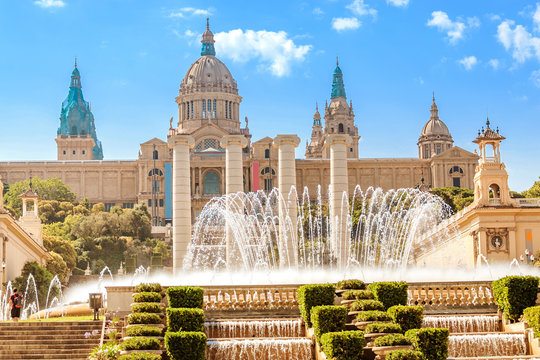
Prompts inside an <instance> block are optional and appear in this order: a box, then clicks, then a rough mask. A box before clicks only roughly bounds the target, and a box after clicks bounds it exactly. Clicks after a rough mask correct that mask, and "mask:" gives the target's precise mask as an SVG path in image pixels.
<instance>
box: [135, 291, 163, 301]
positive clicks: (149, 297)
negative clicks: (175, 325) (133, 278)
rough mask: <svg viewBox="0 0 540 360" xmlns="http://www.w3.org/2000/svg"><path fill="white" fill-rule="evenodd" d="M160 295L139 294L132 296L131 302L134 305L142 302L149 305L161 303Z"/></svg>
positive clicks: (155, 293)
mask: <svg viewBox="0 0 540 360" xmlns="http://www.w3.org/2000/svg"><path fill="white" fill-rule="evenodd" d="M161 299H162V297H161V294H160V293H157V292H140V293H135V294H133V301H134V302H136V303H139V302H142V303H149V302H155V303H159V302H161Z"/></svg>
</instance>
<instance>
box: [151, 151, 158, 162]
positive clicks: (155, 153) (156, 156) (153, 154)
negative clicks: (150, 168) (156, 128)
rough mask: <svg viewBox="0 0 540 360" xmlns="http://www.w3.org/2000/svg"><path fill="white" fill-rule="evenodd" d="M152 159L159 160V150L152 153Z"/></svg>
mask: <svg viewBox="0 0 540 360" xmlns="http://www.w3.org/2000/svg"><path fill="white" fill-rule="evenodd" d="M152 159H154V160H157V159H158V151H157V150H154V151H153V152H152Z"/></svg>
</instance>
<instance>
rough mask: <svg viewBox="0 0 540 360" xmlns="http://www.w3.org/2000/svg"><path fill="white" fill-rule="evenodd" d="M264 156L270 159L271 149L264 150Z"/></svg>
mask: <svg viewBox="0 0 540 360" xmlns="http://www.w3.org/2000/svg"><path fill="white" fill-rule="evenodd" d="M264 158H265V159H270V149H265V150H264Z"/></svg>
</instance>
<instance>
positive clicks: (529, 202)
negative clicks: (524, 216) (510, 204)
mask: <svg viewBox="0 0 540 360" xmlns="http://www.w3.org/2000/svg"><path fill="white" fill-rule="evenodd" d="M514 200H515V201H516V204H517V205H518V206H520V207H540V199H538V198H525V199H519V198H518V199H514Z"/></svg>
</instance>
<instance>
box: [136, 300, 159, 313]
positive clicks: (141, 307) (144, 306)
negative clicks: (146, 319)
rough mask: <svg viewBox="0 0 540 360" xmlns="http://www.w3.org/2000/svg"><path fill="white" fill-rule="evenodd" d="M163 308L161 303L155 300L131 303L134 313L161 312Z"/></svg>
mask: <svg viewBox="0 0 540 360" xmlns="http://www.w3.org/2000/svg"><path fill="white" fill-rule="evenodd" d="M162 310H163V309H162V308H161V305H160V304H159V303H155V302H149V303H147V302H138V303H134V304H131V312H133V313H160V312H161V311H162Z"/></svg>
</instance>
